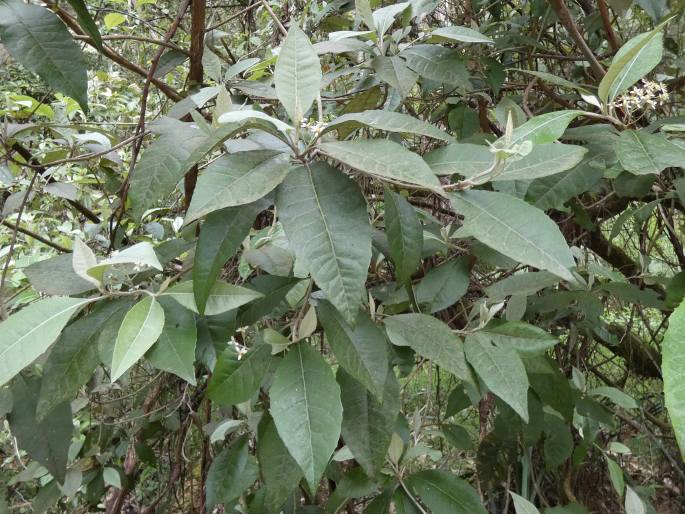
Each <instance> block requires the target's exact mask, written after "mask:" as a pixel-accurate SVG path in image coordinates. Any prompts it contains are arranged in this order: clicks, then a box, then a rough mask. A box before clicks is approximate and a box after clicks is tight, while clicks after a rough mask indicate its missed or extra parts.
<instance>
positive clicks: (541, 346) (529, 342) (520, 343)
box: [483, 321, 559, 353]
mask: <svg viewBox="0 0 685 514" xmlns="http://www.w3.org/2000/svg"><path fill="white" fill-rule="evenodd" d="M483 333H485V334H487V336H488V338H490V340H491V341H492V342H493V343H495V344H496V345H497V346H502V347H511V348H514V349H515V350H516V351H518V352H522V353H544V352H545V350H547V349H549V348H551V347H553V346H555V345H556V344H558V343H559V339H558V338H556V337H554V336H553V335H552V334H550V333H549V332H546V331H545V330H542V329H541V328H539V327H536V326H534V325H530V324H528V323H524V322H522V321H506V322H504V323H500V324H493V323H491V324H490V325H488V326H487V327H485V329H484V330H483Z"/></svg>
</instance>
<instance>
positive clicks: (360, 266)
mask: <svg viewBox="0 0 685 514" xmlns="http://www.w3.org/2000/svg"><path fill="white" fill-rule="evenodd" d="M276 205H277V207H278V214H279V217H280V220H281V222H282V223H283V228H284V229H285V233H286V235H287V236H288V239H289V240H290V244H291V248H293V250H294V251H295V254H296V255H297V259H298V260H299V261H300V262H301V263H302V265H303V266H304V267H305V268H306V269H308V270H309V272H310V273H311V275H312V278H313V279H314V281H315V282H316V284H317V285H318V286H319V287H320V288H321V289H322V290H323V292H324V293H325V294H326V297H327V298H328V300H329V301H330V302H331V303H332V304H333V305H335V307H336V308H337V309H338V310H339V311H340V312H341V313H342V314H343V316H344V317H345V319H347V320H348V321H349V322H353V321H354V317H355V316H356V315H357V310H358V308H359V305H360V304H361V298H362V294H363V290H364V283H365V281H366V274H367V270H368V267H369V263H370V261H371V226H370V224H369V219H368V215H367V213H366V201H365V199H364V197H363V195H362V194H361V191H360V190H359V187H358V186H357V185H356V184H355V183H354V182H353V181H352V180H350V179H348V178H347V177H345V176H344V175H343V174H342V173H340V172H339V171H337V170H335V169H333V168H331V167H329V166H327V165H325V164H323V163H319V164H315V165H312V166H302V167H299V168H296V169H294V170H292V171H291V172H290V173H289V174H288V176H287V177H286V179H285V181H284V182H283V183H282V184H281V185H280V186H279V188H278V193H277V197H276Z"/></svg>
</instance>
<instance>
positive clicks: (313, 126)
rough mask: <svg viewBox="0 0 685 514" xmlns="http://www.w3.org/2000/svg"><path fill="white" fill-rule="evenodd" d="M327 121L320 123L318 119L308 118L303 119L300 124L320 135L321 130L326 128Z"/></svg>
mask: <svg viewBox="0 0 685 514" xmlns="http://www.w3.org/2000/svg"><path fill="white" fill-rule="evenodd" d="M326 125H328V124H327V123H320V122H318V121H308V120H302V123H301V124H300V126H301V127H302V128H303V129H307V130H308V131H309V132H311V133H312V134H314V135H315V136H320V135H321V132H323V130H324V129H325V128H326Z"/></svg>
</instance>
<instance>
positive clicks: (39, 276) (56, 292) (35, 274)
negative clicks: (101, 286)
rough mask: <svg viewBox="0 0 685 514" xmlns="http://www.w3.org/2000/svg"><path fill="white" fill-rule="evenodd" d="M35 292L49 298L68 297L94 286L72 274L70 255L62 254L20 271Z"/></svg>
mask: <svg viewBox="0 0 685 514" xmlns="http://www.w3.org/2000/svg"><path fill="white" fill-rule="evenodd" d="M22 271H23V272H24V275H26V277H27V278H28V279H29V282H31V285H32V286H33V288H34V289H35V290H36V291H39V292H41V293H44V294H47V295H50V296H62V295H64V296H69V295H76V294H81V293H85V292H86V291H90V290H92V289H95V284H93V283H92V282H90V281H87V280H84V279H83V278H81V277H80V276H78V275H77V274H76V273H75V272H74V267H73V264H72V256H71V254H68V253H64V254H62V255H57V256H56V257H51V258H49V259H45V260H43V261H38V262H34V263H33V264H31V265H30V266H28V267H26V268H24V269H23V270H22Z"/></svg>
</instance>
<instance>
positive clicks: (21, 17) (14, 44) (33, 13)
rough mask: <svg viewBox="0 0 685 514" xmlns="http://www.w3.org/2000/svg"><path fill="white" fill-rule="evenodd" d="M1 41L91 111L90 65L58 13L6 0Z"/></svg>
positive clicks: (0, 6)
mask: <svg viewBox="0 0 685 514" xmlns="http://www.w3.org/2000/svg"><path fill="white" fill-rule="evenodd" d="M0 41H2V44H3V45H4V46H5V48H7V50H8V51H9V53H10V54H11V55H12V57H14V58H15V59H16V60H17V61H19V62H20V63H21V64H22V65H23V66H24V67H25V68H26V69H27V70H30V71H32V72H34V73H36V74H37V75H39V76H40V78H42V79H43V80H44V81H45V82H46V84H47V85H48V86H50V87H52V88H55V89H56V90H58V91H61V92H62V93H64V94H65V95H67V96H70V97H72V98H73V99H74V100H76V101H77V102H78V103H79V105H80V106H81V108H82V109H83V110H84V111H86V112H87V111H88V77H87V75H86V62H85V59H84V57H83V53H82V52H81V49H80V48H79V46H78V45H77V44H76V43H75V42H74V40H73V39H72V37H71V34H69V31H68V30H67V28H66V27H65V26H64V24H63V23H62V21H61V20H60V19H59V18H58V17H57V15H56V14H54V13H53V12H52V11H50V10H48V9H46V8H45V7H40V6H38V5H29V4H26V3H24V2H22V1H21V0H2V1H0Z"/></svg>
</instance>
